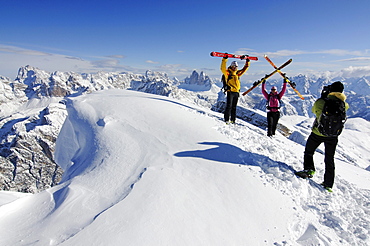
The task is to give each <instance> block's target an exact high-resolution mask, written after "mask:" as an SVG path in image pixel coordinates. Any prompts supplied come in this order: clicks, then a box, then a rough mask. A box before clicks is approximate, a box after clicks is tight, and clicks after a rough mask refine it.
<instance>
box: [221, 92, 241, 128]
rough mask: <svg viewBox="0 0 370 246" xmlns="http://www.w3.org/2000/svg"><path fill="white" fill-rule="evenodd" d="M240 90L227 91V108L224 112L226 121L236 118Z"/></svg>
mask: <svg viewBox="0 0 370 246" xmlns="http://www.w3.org/2000/svg"><path fill="white" fill-rule="evenodd" d="M238 99H239V92H231V91H228V92H227V98H226V108H225V112H224V119H225V122H228V121H229V120H230V121H233V122H235V119H236V105H237V104H238Z"/></svg>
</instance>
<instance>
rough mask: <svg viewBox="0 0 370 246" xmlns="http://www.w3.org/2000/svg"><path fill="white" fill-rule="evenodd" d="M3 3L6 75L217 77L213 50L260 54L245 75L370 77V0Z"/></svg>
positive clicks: (0, 68)
mask: <svg viewBox="0 0 370 246" xmlns="http://www.w3.org/2000/svg"><path fill="white" fill-rule="evenodd" d="M1 4H2V6H1V8H0V23H1V25H0V75H3V76H7V77H10V78H11V79H14V78H15V76H16V74H17V71H18V68H19V67H21V66H25V65H31V66H35V67H38V68H40V69H43V70H46V71H49V72H53V71H57V70H58V71H75V72H87V73H89V72H96V71H119V72H133V73H144V72H145V71H146V70H149V69H150V70H154V71H159V72H166V73H167V74H168V75H169V76H170V77H173V76H176V77H177V78H179V79H180V80H182V79H184V78H185V77H187V76H190V74H191V72H192V71H193V70H197V71H199V72H200V71H204V72H205V73H206V74H208V75H210V76H211V77H214V78H218V77H220V74H221V73H220V71H219V65H220V62H221V58H214V57H210V55H209V53H210V52H211V51H220V52H228V53H238V54H249V55H253V56H258V57H259V58H260V60H259V61H258V62H252V64H251V67H250V69H249V71H248V73H247V75H245V76H243V77H242V80H244V81H248V82H250V81H252V80H255V79H257V78H258V77H259V76H261V75H262V76H263V75H264V74H266V73H270V72H271V71H272V70H273V69H272V67H271V66H270V64H268V63H267V62H266V61H265V60H264V58H263V55H264V54H268V55H269V56H270V58H271V59H272V60H273V61H274V62H275V63H276V64H277V65H280V64H282V63H284V62H285V61H286V60H288V59H289V58H293V63H292V64H291V65H289V66H288V67H287V68H286V69H285V70H284V71H285V72H286V73H287V75H288V76H294V75H297V74H299V73H302V74H308V73H319V72H326V71H330V72H331V73H335V74H340V75H344V76H356V75H359V76H362V75H366V74H367V75H370V32H369V26H370V15H369V10H370V1H368V0H310V1H303V0H302V1H300V0H240V1H221V0H197V1H194V0H187V1H168V0H163V1H162V0H158V1H155V0H152V1H140V0H137V1H118V0H115V1H109V0H108V1H96V0H90V1H82V0H73V1H71V0H64V1H61V0H53V1H46V0H32V1H24V0H12V1H2V3H1Z"/></svg>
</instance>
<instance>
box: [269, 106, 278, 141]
mask: <svg viewBox="0 0 370 246" xmlns="http://www.w3.org/2000/svg"><path fill="white" fill-rule="evenodd" d="M279 118H280V112H279V111H277V112H267V136H272V135H275V132H276V126H277V123H278V121H279Z"/></svg>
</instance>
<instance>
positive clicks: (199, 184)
mask: <svg viewBox="0 0 370 246" xmlns="http://www.w3.org/2000/svg"><path fill="white" fill-rule="evenodd" d="M67 100H68V101H67V110H68V117H67V120H66V122H65V123H64V126H63V128H62V131H61V133H60V135H59V137H58V140H57V150H56V154H55V157H56V160H57V162H58V164H59V165H60V166H61V167H62V168H63V169H64V170H65V173H64V177H63V180H62V182H61V184H60V185H57V186H55V187H53V188H50V189H47V190H45V191H43V192H40V193H38V194H34V195H30V194H26V195H20V194H19V193H9V192H4V191H3V192H0V202H1V203H0V205H1V206H0V228H1V230H0V245H369V244H370V237H369V228H370V204H369V198H370V191H369V187H370V185H369V184H370V173H369V171H366V167H365V166H366V164H364V163H366V162H367V163H368V159H366V158H368V157H361V158H362V159H361V160H360V161H361V163H362V164H361V165H354V162H356V160H357V159H353V158H355V157H352V156H351V155H350V154H349V156H350V158H349V157H348V158H346V157H344V155H345V153H344V152H345V151H343V153H342V154H341V153H340V154H338V155H337V157H338V158H337V159H336V164H337V178H336V184H335V186H334V193H328V192H326V191H323V190H321V189H320V188H319V187H317V183H318V182H320V181H321V179H322V176H323V164H322V163H323V155H322V154H321V153H317V154H316V155H315V160H316V163H317V168H318V172H317V175H316V176H315V177H314V178H313V180H311V181H306V180H302V179H298V178H296V177H295V175H294V174H293V170H294V169H301V168H302V159H303V150H304V146H303V145H301V144H299V143H298V142H299V141H297V139H300V138H304V137H307V134H308V133H309V131H308V130H307V127H306V128H304V127H303V125H304V124H302V122H300V119H299V117H296V118H295V119H293V118H288V117H287V118H286V119H284V118H283V119H281V120H282V121H284V122H285V123H286V124H290V125H291V126H292V127H295V129H296V134H292V135H293V136H294V135H295V136H296V138H295V139H287V138H285V137H283V136H282V135H280V134H278V135H277V136H276V137H275V138H274V139H270V138H268V137H267V136H265V135H266V133H265V131H264V130H262V129H260V128H258V127H255V126H253V125H251V124H248V123H245V122H238V124H237V125H235V126H228V125H225V124H224V123H223V122H222V120H221V119H222V115H220V114H218V113H216V112H213V111H210V110H208V109H204V108H200V107H198V106H194V105H192V104H189V103H184V102H180V101H177V100H175V99H170V98H167V97H161V96H156V95H152V94H146V93H141V92H135V91H129V90H105V91H100V92H94V93H92V94H89V95H84V96H79V97H75V98H70V99H67ZM357 120H358V119H349V122H348V124H349V126H350V127H349V129H348V131H353V132H358V129H357V128H356V125H357V124H356V123H357V122H355V121H357ZM296 121H298V122H296ZM351 122H352V123H351ZM361 124H362V125H363V127H364V128H365V129H366V130H365V131H364V132H362V131H361V136H360V137H358V138H359V139H358V142H356V139H354V138H353V137H352V136H349V135H345V134H343V136H341V138H340V142H341V143H343V142H345V143H347V142H348V143H349V144H351V146H352V147H353V149H357V147H358V146H359V144H362V143H364V142H365V141H361V139H368V138H369V137H370V136H369V135H370V131H369V128H370V127H369V124H370V123H369V122H367V121H361ZM305 134H306V135H305ZM297 136H301V137H300V138H299V137H297ZM350 138H351V141H347V140H348V139H350ZM364 144H365V145H364V146H363V148H364V149H365V150H366V149H369V146H368V143H364ZM366 144H367V145H366ZM344 147H345V146H344ZM343 149H345V148H343ZM356 151H359V153H363V154H365V151H364V150H363V149H360V150H356ZM351 158H352V159H351ZM359 158H360V157H359ZM349 159H351V160H353V162H351V161H349Z"/></svg>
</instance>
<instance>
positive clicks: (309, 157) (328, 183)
mask: <svg viewBox="0 0 370 246" xmlns="http://www.w3.org/2000/svg"><path fill="white" fill-rule="evenodd" d="M343 89H344V86H343V84H342V83H341V82H340V81H337V82H334V83H333V84H331V85H330V89H329V90H330V91H329V92H324V91H323V93H322V95H321V98H319V99H317V100H316V102H315V104H314V105H313V107H312V112H313V113H314V114H315V115H316V119H315V123H314V125H313V127H312V132H311V134H310V136H309V137H308V139H307V142H306V147H305V151H304V160H303V168H304V170H303V171H300V172H297V173H296V174H297V175H298V176H300V177H302V178H312V177H313V175H314V174H315V165H314V161H313V155H314V153H315V151H316V149H317V148H318V147H319V145H320V144H321V143H324V145H325V160H324V162H325V174H324V182H323V183H322V184H321V185H322V186H323V187H324V188H326V189H327V190H328V191H332V190H331V189H332V188H333V184H334V176H335V164H334V154H335V149H336V147H337V144H338V136H334V137H327V136H324V135H323V134H321V133H320V132H319V130H318V124H317V122H320V117H321V114H322V110H323V108H324V105H325V100H324V99H323V98H325V97H327V98H329V99H331V100H342V101H344V102H345V100H346V96H345V95H344V94H343ZM348 108H349V105H348V103H346V102H345V109H346V110H347V109H348Z"/></svg>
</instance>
